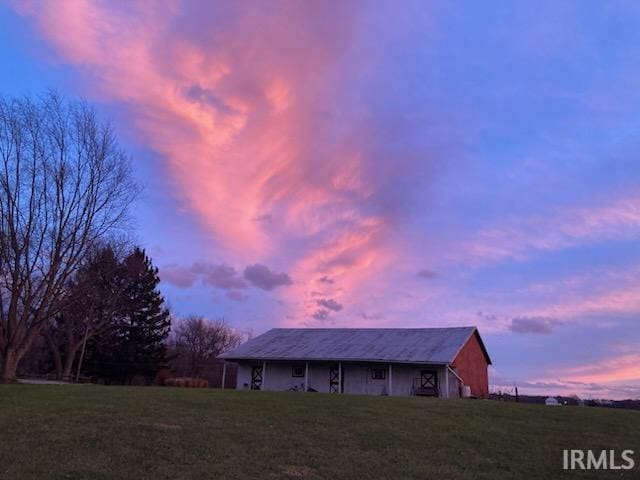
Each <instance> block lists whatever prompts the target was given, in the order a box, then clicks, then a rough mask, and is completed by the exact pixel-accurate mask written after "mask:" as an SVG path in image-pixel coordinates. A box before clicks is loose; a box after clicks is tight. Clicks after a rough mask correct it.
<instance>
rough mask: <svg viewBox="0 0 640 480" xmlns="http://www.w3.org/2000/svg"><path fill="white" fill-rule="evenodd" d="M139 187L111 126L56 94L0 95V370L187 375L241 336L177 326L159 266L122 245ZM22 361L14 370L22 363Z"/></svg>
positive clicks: (6, 375) (120, 376)
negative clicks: (173, 370) (171, 370)
mask: <svg viewBox="0 0 640 480" xmlns="http://www.w3.org/2000/svg"><path fill="white" fill-rule="evenodd" d="M139 192H140V188H139V185H138V184H137V182H136V181H135V179H134V176H133V173H132V168H131V163H130V159H129V158H128V156H127V155H126V153H125V152H124V150H123V149H122V148H121V147H120V145H119V143H118V142H117V139H116V136H115V134H114V131H113V128H112V127H111V125H110V124H109V123H107V122H101V121H100V120H99V119H98V118H97V116H96V114H95V112H94V110H93V109H92V108H91V107H90V106H89V105H88V104H87V103H86V102H83V101H72V100H67V99H65V98H63V97H62V96H60V95H59V94H57V93H55V92H48V93H46V94H45V95H43V96H40V97H38V98H33V97H21V98H9V97H0V367H1V377H0V378H1V380H2V381H3V382H13V381H15V379H16V375H17V373H18V371H19V369H20V368H22V369H23V370H31V371H38V372H45V371H47V372H48V371H51V372H53V373H54V375H55V376H56V378H59V379H62V380H72V379H73V378H74V372H75V376H76V377H78V375H79V374H80V372H82V373H83V375H88V376H92V377H97V378H101V379H104V380H105V381H109V382H118V383H127V382H130V381H131V379H132V378H133V377H134V376H136V375H139V376H143V377H147V378H149V377H151V376H153V375H154V374H155V372H157V371H158V370H159V369H160V368H162V367H166V366H168V365H169V364H170V363H173V364H174V365H177V366H179V368H181V369H185V370H188V371H189V374H192V375H197V374H198V370H199V369H200V368H202V364H203V362H207V361H210V360H211V359H212V358H214V357H215V356H217V355H218V354H219V353H220V352H221V351H224V349H227V348H230V347H232V346H235V345H237V344H238V343H239V342H240V340H241V338H240V336H239V335H238V334H237V333H235V331H234V330H233V329H232V328H230V327H229V326H228V325H227V324H226V323H225V322H224V321H216V322H210V321H207V320H205V319H203V318H197V317H190V318H187V319H184V320H178V321H176V320H175V319H174V324H175V328H174V331H173V332H172V331H171V323H172V316H171V314H170V312H169V309H168V308H167V307H166V305H165V301H164V298H163V297H162V295H161V293H160V291H159V289H158V284H159V282H160V278H159V276H158V269H157V268H156V267H155V266H154V265H153V264H152V262H151V259H150V258H149V257H148V256H147V254H146V253H145V251H144V249H142V248H141V247H139V246H131V245H130V244H129V242H127V241H123V240H122V239H123V238H126V237H127V235H128V233H129V231H130V216H129V213H130V209H131V205H132V204H133V202H134V200H135V199H136V197H137V196H138V194H139ZM21 365H22V367H21Z"/></svg>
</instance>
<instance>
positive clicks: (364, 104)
mask: <svg viewBox="0 0 640 480" xmlns="http://www.w3.org/2000/svg"><path fill="white" fill-rule="evenodd" d="M639 25H640V3H638V2H631V1H628V2H627V1H612V2H601V1H597V2H596V1H593V2H590V1H581V2H578V1H575V2H559V1H557V0H554V1H550V2H511V1H504V2H500V1H495V2H479V1H469V2H449V3H445V2H437V1H428V2H427V1H423V0H417V1H410V0H402V1H391V0H389V1H377V0H370V1H284V2H280V1H275V0H273V1H271V0H269V1H253V2H248V1H220V2H214V1H205V0H202V1H197V0H191V1H178V0H169V1H151V0H148V1H140V2H123V1H114V2H106V1H88V0H86V1H85V0H67V1H63V0H59V1H51V2H41V1H16V2H12V3H11V2H10V3H8V4H6V3H4V2H3V3H2V4H0V60H1V62H2V67H1V68H0V93H2V94H8V95H19V94H25V93H32V94H38V93H39V92H42V91H44V90H45V89H47V88H55V89H57V90H59V91H60V92H62V93H64V94H66V95H69V96H81V97H84V98H86V99H87V100H89V101H90V102H91V103H92V104H94V105H95V106H96V108H97V109H98V111H99V113H100V114H101V115H102V116H104V117H105V118H110V119H111V120H112V122H113V125H114V127H115V129H116V131H117V133H118V135H119V138H120V140H121V142H122V144H123V145H124V146H125V148H126V149H127V150H128V152H129V153H130V155H131V158H132V161H133V163H134V168H135V172H136V175H137V178H138V179H139V180H140V181H141V182H142V183H143V185H144V187H145V191H144V195H143V196H142V198H141V199H140V200H139V201H138V203H137V204H136V205H135V209H134V218H135V238H136V240H137V241H138V242H139V243H140V244H141V245H142V246H144V247H145V248H146V249H147V251H148V253H149V254H150V255H151V257H152V258H153V261H154V263H155V264H156V265H157V266H158V267H159V268H160V276H161V278H162V290H163V292H164V294H165V296H166V299H167V301H168V303H169V305H170V306H171V308H172V310H173V311H174V312H175V313H176V314H178V315H188V314H197V315H204V316H206V317H209V318H218V317H224V318H225V319H226V320H227V321H228V322H229V323H230V324H232V325H233V326H234V327H236V328H238V329H240V330H248V329H252V330H253V331H254V332H255V333H262V332H264V331H265V330H267V329H269V328H271V327H276V326H308V327H332V326H335V327H363V326H368V327H430V326H454V325H455V326H459V325H460V326H461V325H477V326H478V327H479V329H480V332H481V334H482V335H483V337H484V340H485V343H486V344H487V348H488V350H489V353H490V354H491V356H492V360H493V362H494V365H493V367H492V369H491V372H490V375H491V384H492V387H493V388H504V387H511V386H513V384H514V382H517V384H518V386H519V387H520V391H521V392H526V393H533V394H548V393H556V394H560V393H562V394H571V393H576V394H579V395H581V396H586V397H593V398H599V397H612V398H628V397H635V398H638V397H640V239H639V236H640V28H639V27H638V26H639Z"/></svg>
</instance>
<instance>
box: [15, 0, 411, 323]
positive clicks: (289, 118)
mask: <svg viewBox="0 0 640 480" xmlns="http://www.w3.org/2000/svg"><path fill="white" fill-rule="evenodd" d="M355 8H356V7H355V4H353V3H351V2H343V3H331V4H323V3H309V2H276V3H272V4H264V5H261V6H260V5H256V6H254V7H252V8H241V7H240V6H239V5H237V4H234V3H227V4H222V5H214V4H209V3H207V2H202V3H197V2H196V3H189V2H180V1H156V2H145V3H144V5H143V4H129V3H127V4H117V3H116V4H111V3H106V2H89V1H75V0H67V1H60V2H56V3H55V5H54V4H40V3H37V2H25V3H21V4H20V5H18V6H17V7H16V9H17V11H18V12H19V13H21V14H22V15H25V16H28V17H30V18H32V19H33V20H34V21H35V23H36V25H37V27H38V29H39V31H40V33H41V34H42V35H43V37H44V38H46V39H47V40H48V41H49V42H50V44H51V45H52V46H53V47H54V48H55V49H56V50H57V52H58V54H59V56H60V59H61V60H62V61H64V62H67V63H70V64H72V65H74V66H76V67H77V68H78V69H80V71H82V72H83V73H84V75H86V77H87V78H90V80H91V83H90V85H91V89H90V90H89V89H88V88H87V89H85V92H86V93H87V94H88V95H90V96H91V97H97V98H99V99H101V100H108V101H115V102H120V103H121V104H122V105H124V106H125V107H126V108H127V109H128V111H129V113H130V117H131V121H132V123H133V124H134V126H135V129H136V132H137V135H138V137H139V138H140V139H141V140H142V141H143V142H144V143H146V144H147V145H148V146H150V147H151V148H152V149H154V150H155V151H157V152H158V153H160V154H161V155H162V156H163V157H164V158H166V160H167V164H168V171H169V173H170V175H171V178H172V180H173V182H174V183H175V184H176V185H177V186H178V191H179V192H180V196H181V198H182V201H183V202H184V203H185V204H186V205H188V208H189V209H190V210H191V211H193V212H195V214H196V215H197V217H198V218H199V220H200V222H201V224H202V226H203V227H204V228H205V229H206V230H207V231H209V232H211V234H212V235H213V238H214V240H215V243H216V245H217V246H218V247H219V248H220V249H222V251H224V252H225V254H224V255H225V257H224V258H228V259H230V260H229V261H231V262H233V263H234V264H244V265H246V264H249V263H255V262H256V261H258V262H259V263H267V264H272V263H273V262H271V259H273V258H275V257H279V256H282V251H283V247H285V249H286V245H288V244H290V243H291V242H293V241H295V242H298V243H299V240H300V239H304V240H305V247H304V248H302V249H300V250H299V251H297V252H296V253H295V254H293V255H289V256H287V258H286V260H285V261H282V260H280V261H278V263H279V264H282V265H283V269H286V270H287V271H288V272H289V273H290V274H291V276H292V278H295V279H296V285H294V286H292V287H291V288H290V289H289V290H290V291H289V292H287V293H283V294H282V295H283V296H284V298H285V300H286V301H287V302H288V304H289V305H290V307H291V308H292V309H294V310H297V311H296V313H295V315H293V316H294V318H303V317H309V316H311V315H313V313H314V312H315V310H314V309H313V306H312V305H311V304H308V303H305V302H304V301H303V300H301V299H303V298H304V297H306V296H307V295H308V294H309V290H310V288H311V287H312V283H314V281H315V280H314V279H316V278H323V277H326V278H331V279H332V280H333V281H334V282H336V283H335V285H332V286H331V287H332V288H331V291H330V292H328V293H330V294H331V295H332V298H335V299H336V302H340V303H345V304H346V303H347V300H346V299H345V295H347V294H346V293H345V292H349V293H348V294H349V295H350V296H352V297H354V298H355V297H358V296H360V297H364V296H365V294H366V291H367V288H366V284H368V283H370V282H371V281H372V279H375V278H376V277H377V276H378V275H379V274H380V272H382V271H383V269H384V268H385V266H386V265H388V264H389V262H390V261H391V258H392V257H393V253H391V252H392V250H393V246H392V245H391V243H390V242H391V240H390V236H389V233H390V232H392V229H393V226H394V223H395V222H396V219H395V216H393V215H390V214H387V213H385V211H384V210H385V208H387V203H388V200H386V199H385V200H384V201H382V203H381V204H380V205H378V204H377V203H376V202H377V200H376V198H377V197H376V195H377V194H378V196H379V193H380V191H381V186H382V185H383V184H384V183H385V182H386V181H388V179H389V178H392V177H393V176H394V175H397V173H396V172H397V171H399V169H401V168H403V159H402V158H396V159H395V161H394V162H393V164H388V163H385V164H384V165H378V167H379V168H375V166H372V165H371V162H373V161H375V157H376V156H375V155H372V152H371V148H372V147H371V144H372V138H374V137H375V136H374V133H373V130H372V129H373V126H372V123H371V122H372V121H373V120H372V118H371V117H370V116H369V114H368V113H367V112H366V111H362V112H361V111H358V112H357V113H356V114H355V115H357V116H356V117H355V118H354V119H351V120H349V119H344V118H342V117H341V115H342V113H341V112H342V108H341V103H342V102H343V101H344V100H343V99H342V98H341V97H340V95H339V94H338V93H337V92H339V91H340V88H338V87H339V86H340V83H339V82H340V81H341V79H340V75H336V73H335V72H339V71H340V69H341V65H340V62H341V60H342V59H343V57H344V54H345V52H346V51H347V50H348V48H349V46H350V39H351V36H352V35H354V20H355V13H356V12H355ZM221 17H224V19H225V20H224V22H222V21H219V18H221ZM286 26H296V28H288V27H286ZM368 61H369V58H368V57H367V54H360V55H358V62H362V65H358V63H357V62H355V63H354V62H353V61H351V62H350V65H349V66H350V68H352V69H358V68H360V67H363V66H364V65H366V63H367V62H368ZM337 125H340V126H341V127H340V128H336V127H337ZM383 207H384V208H383ZM256 219H259V221H256ZM264 220H268V221H264ZM164 276H165V278H166V279H167V280H168V281H170V282H173V283H174V284H176V285H180V286H187V285H190V284H191V283H192V282H193V278H192V277H191V276H190V274H189V272H187V271H185V270H181V269H180V268H178V267H175V266H174V267H171V268H166V269H165V272H164ZM216 278H217V277H216Z"/></svg>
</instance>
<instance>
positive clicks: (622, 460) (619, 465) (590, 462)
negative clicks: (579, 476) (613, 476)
mask: <svg viewBox="0 0 640 480" xmlns="http://www.w3.org/2000/svg"><path fill="white" fill-rule="evenodd" d="M634 455H635V452H634V451H633V450H622V451H621V452H620V451H616V450H563V451H562V468H563V469H564V470H632V469H634V468H635V466H636V461H635V459H634Z"/></svg>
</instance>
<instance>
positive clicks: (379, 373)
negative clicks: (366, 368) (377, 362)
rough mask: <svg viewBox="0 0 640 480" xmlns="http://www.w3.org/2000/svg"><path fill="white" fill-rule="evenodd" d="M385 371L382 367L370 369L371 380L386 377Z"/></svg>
mask: <svg viewBox="0 0 640 480" xmlns="http://www.w3.org/2000/svg"><path fill="white" fill-rule="evenodd" d="M386 374H387V371H386V370H385V369H384V368H374V369H372V370H371V378H372V379H373V380H384V379H385V378H387V375H386Z"/></svg>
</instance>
